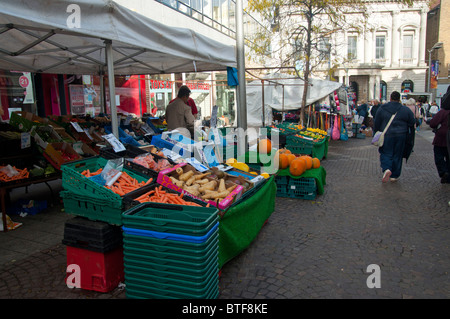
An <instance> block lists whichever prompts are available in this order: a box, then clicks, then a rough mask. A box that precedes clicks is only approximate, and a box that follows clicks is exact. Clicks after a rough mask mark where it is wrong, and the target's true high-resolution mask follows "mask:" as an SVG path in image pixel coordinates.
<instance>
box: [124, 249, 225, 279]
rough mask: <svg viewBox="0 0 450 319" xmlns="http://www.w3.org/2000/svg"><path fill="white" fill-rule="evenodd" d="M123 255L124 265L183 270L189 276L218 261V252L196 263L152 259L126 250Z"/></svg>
mask: <svg viewBox="0 0 450 319" xmlns="http://www.w3.org/2000/svg"><path fill="white" fill-rule="evenodd" d="M123 255H124V263H125V264H129V265H136V266H141V267H149V268H152V267H153V269H158V268H160V267H163V269H165V270H169V271H170V270H172V271H174V270H176V271H181V269H183V271H185V272H186V273H190V274H198V271H204V270H205V268H206V266H208V265H209V264H210V263H211V261H212V260H218V258H219V253H218V251H216V252H213V253H211V254H209V256H208V258H203V259H202V260H199V261H198V262H197V263H194V262H187V261H184V260H172V259H161V258H154V257H149V256H147V255H141V254H135V253H132V252H129V251H127V250H124V252H123Z"/></svg>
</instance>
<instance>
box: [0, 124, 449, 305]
mask: <svg viewBox="0 0 450 319" xmlns="http://www.w3.org/2000/svg"><path fill="white" fill-rule="evenodd" d="M430 137H431V138H432V133H431V131H430V130H429V129H428V128H426V129H423V130H422V131H421V132H420V133H418V134H417V135H416V146H415V151H414V153H413V154H412V156H411V158H410V160H409V162H408V163H407V164H404V166H403V172H402V175H401V177H400V180H399V181H398V182H396V183H387V184H382V183H381V172H380V167H379V159H378V153H377V152H378V151H377V149H376V148H375V147H374V146H372V145H370V139H368V138H367V139H352V138H351V139H349V140H348V141H330V146H329V151H328V158H327V159H325V160H323V161H322V165H323V167H324V168H325V169H326V172H327V176H326V185H325V193H324V194H323V195H321V196H318V197H317V198H316V200H314V201H308V200H294V199H289V198H281V197H277V200H276V208H275V212H274V213H273V214H272V216H271V217H270V218H269V220H268V222H267V224H266V225H265V226H264V227H263V228H262V229H261V231H260V233H259V234H258V236H257V238H256V239H255V240H254V241H253V242H252V244H251V245H250V247H248V248H247V249H246V250H244V251H243V252H242V253H241V254H240V255H238V256H237V257H235V258H234V259H233V260H231V261H230V262H228V263H227V264H225V265H224V267H223V268H222V273H221V278H220V295H219V299H230V298H238V299H239V298H243V299H257V298H261V299H263V298H267V299H273V298H280V299H310V298H312V299H344V298H392V299H402V298H417V299H419V298H432V299H434V298H436V299H437V298H449V297H450V281H449V269H450V255H449V254H450V250H449V247H448V245H449V243H450V232H449V225H450V214H449V213H450V207H449V205H448V202H449V201H450V185H449V184H445V185H443V184H440V180H439V178H438V176H437V172H436V168H435V165H434V160H433V152H432V145H431V139H430ZM45 187H46V186H45V185H44V189H43V192H44V193H45V194H47V192H49V191H48V188H47V189H46V188H45ZM55 187H56V188H57V187H58V185H57V186H55ZM18 192H23V190H14V192H13V193H12V198H17V196H18V195H17V194H18ZM30 192H31V188H30ZM28 195H30V196H31V195H32V194H28ZM61 208H62V205H57V206H55V207H53V208H52V209H49V210H47V211H45V212H42V213H40V214H37V215H35V216H27V217H24V218H21V217H20V216H17V215H15V216H11V217H12V219H13V220H14V221H16V222H22V223H23V226H21V227H20V228H18V229H16V230H13V231H10V232H7V233H0V257H1V259H0V298H14V299H15V298H22V299H23V298H25V299H26V298H44V299H59V298H69V299H70V298H72V299H108V298H114V299H124V298H125V290H124V288H123V287H119V288H117V289H115V290H114V291H112V292H110V293H99V292H93V291H86V290H80V289H69V288H68V287H67V286H66V284H65V283H64V278H65V270H66V255H65V246H64V245H62V244H61V240H62V238H63V230H64V220H66V219H68V218H70V216H68V214H65V213H62V212H61ZM43 247H46V248H43ZM369 265H377V266H379V272H378V274H379V275H380V276H379V277H378V278H376V279H377V280H378V282H379V283H380V284H381V286H380V288H376V287H375V288H369V287H368V282H369V280H368V279H369V276H371V274H372V271H370V272H368V271H367V269H368V267H369ZM371 278H372V277H371ZM377 280H376V281H377Z"/></svg>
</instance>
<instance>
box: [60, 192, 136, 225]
mask: <svg viewBox="0 0 450 319" xmlns="http://www.w3.org/2000/svg"><path fill="white" fill-rule="evenodd" d="M60 196H61V197H62V199H63V204H64V211H65V212H66V213H68V214H72V215H77V216H83V217H86V218H88V219H90V220H94V221H104V222H107V223H110V224H112V225H118V226H121V225H122V213H123V212H124V211H126V210H127V209H129V208H130V207H132V206H134V205H137V204H139V202H137V201H134V200H132V199H125V200H123V201H122V202H121V204H117V202H108V201H105V200H99V199H96V198H92V197H88V196H83V195H79V194H75V193H73V192H69V191H62V192H60Z"/></svg>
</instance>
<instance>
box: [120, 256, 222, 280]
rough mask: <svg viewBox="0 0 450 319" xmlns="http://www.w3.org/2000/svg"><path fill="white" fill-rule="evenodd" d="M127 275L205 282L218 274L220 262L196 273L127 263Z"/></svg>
mask: <svg viewBox="0 0 450 319" xmlns="http://www.w3.org/2000/svg"><path fill="white" fill-rule="evenodd" d="M124 271H125V277H126V276H127V273H135V274H142V275H144V276H146V275H149V276H158V277H161V278H168V279H169V280H179V281H187V282H193V283H196V282H203V281H205V280H207V279H208V278H210V276H211V275H212V274H217V273H218V272H219V264H218V262H217V261H216V260H213V261H212V262H211V263H210V264H209V265H208V266H207V267H205V269H203V271H201V272H199V273H198V274H196V275H192V274H186V273H185V272H184V271H161V270H157V269H152V268H149V267H140V266H136V265H129V264H125V266H124Z"/></svg>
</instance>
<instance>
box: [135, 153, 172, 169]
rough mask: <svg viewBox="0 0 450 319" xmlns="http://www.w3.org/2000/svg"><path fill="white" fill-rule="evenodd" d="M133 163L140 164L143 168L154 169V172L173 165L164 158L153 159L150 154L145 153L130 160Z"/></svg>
mask: <svg viewBox="0 0 450 319" xmlns="http://www.w3.org/2000/svg"><path fill="white" fill-rule="evenodd" d="M131 161H132V162H133V163H135V164H138V165H141V166H143V167H145V168H148V169H151V170H154V171H156V172H159V171H162V170H164V169H166V168H170V167H173V165H172V164H170V163H169V161H168V160H167V159H166V158H158V159H155V158H154V157H153V156H152V155H151V154H149V153H146V154H143V155H139V156H136V157H135V158H133V159H132V160H131Z"/></svg>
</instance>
